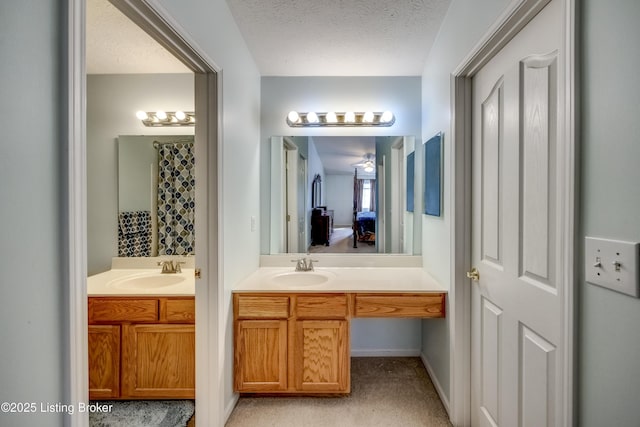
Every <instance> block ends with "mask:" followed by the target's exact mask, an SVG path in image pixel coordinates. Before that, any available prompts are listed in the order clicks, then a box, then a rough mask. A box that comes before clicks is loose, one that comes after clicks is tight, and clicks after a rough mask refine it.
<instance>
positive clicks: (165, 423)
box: [89, 400, 195, 427]
mask: <svg viewBox="0 0 640 427" xmlns="http://www.w3.org/2000/svg"><path fill="white" fill-rule="evenodd" d="M92 403H99V404H100V406H103V405H113V406H112V407H111V411H109V412H90V413H89V426H90V427H184V426H186V425H187V422H188V421H189V419H190V418H191V416H193V412H194V410H195V405H194V402H193V400H127V401H100V402H92Z"/></svg>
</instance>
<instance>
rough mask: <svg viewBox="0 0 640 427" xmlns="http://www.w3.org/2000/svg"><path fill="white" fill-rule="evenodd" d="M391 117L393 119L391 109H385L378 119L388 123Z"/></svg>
mask: <svg viewBox="0 0 640 427" xmlns="http://www.w3.org/2000/svg"><path fill="white" fill-rule="evenodd" d="M392 119H393V113H392V112H391V111H385V112H384V113H382V116H381V117H380V121H381V122H382V123H389V122H390V121H391V120H392Z"/></svg>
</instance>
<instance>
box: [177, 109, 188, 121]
mask: <svg viewBox="0 0 640 427" xmlns="http://www.w3.org/2000/svg"><path fill="white" fill-rule="evenodd" d="M175 117H176V119H178V120H180V121H183V120H184V119H186V118H187V115H186V114H185V113H184V111H176V114H175Z"/></svg>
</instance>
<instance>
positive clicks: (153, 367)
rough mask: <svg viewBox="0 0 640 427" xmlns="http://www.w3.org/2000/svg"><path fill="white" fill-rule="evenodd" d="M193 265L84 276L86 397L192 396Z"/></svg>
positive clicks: (193, 361) (193, 351)
mask: <svg viewBox="0 0 640 427" xmlns="http://www.w3.org/2000/svg"><path fill="white" fill-rule="evenodd" d="M193 282H194V279H193V269H185V271H184V272H183V273H180V274H160V273H159V270H158V269H157V268H155V269H153V270H151V269H113V270H110V271H108V272H105V273H102V274H99V275H96V276H92V277H90V278H89V283H88V291H89V300H88V323H89V326H88V328H89V337H88V347H89V359H88V361H89V398H90V399H92V400H100V399H193V398H195V298H194V293H193V291H194V288H193Z"/></svg>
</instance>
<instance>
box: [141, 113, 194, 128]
mask: <svg viewBox="0 0 640 427" xmlns="http://www.w3.org/2000/svg"><path fill="white" fill-rule="evenodd" d="M136 117H137V118H138V119H139V120H140V121H142V124H143V125H145V126H148V127H157V126H194V125H195V124H196V113H194V112H193V111H156V112H152V111H138V112H137V113H136Z"/></svg>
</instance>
